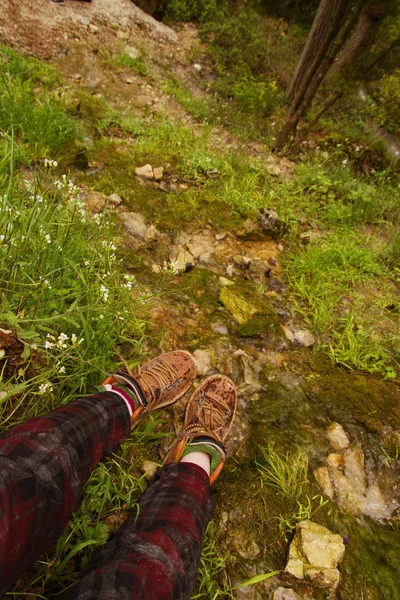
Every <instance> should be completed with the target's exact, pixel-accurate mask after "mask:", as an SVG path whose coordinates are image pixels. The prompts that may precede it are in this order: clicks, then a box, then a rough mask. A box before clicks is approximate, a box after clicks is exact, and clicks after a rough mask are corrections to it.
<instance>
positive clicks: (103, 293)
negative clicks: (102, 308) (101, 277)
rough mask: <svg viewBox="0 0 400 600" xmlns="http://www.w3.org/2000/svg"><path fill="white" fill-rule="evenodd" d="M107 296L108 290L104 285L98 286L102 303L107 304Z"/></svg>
mask: <svg viewBox="0 0 400 600" xmlns="http://www.w3.org/2000/svg"><path fill="white" fill-rule="evenodd" d="M108 294H109V290H108V288H106V286H105V285H101V286H100V297H101V299H102V300H103V302H107V300H108Z"/></svg>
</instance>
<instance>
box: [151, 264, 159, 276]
mask: <svg viewBox="0 0 400 600" xmlns="http://www.w3.org/2000/svg"><path fill="white" fill-rule="evenodd" d="M151 270H152V271H153V273H156V274H157V275H160V274H161V273H162V267H161V266H160V265H157V264H156V263H153V264H152V265H151Z"/></svg>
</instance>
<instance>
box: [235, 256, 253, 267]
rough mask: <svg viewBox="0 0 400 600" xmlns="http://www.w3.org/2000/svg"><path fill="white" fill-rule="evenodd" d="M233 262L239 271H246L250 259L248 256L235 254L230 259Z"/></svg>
mask: <svg viewBox="0 0 400 600" xmlns="http://www.w3.org/2000/svg"><path fill="white" fill-rule="evenodd" d="M232 260H233V262H234V263H235V265H236V266H237V267H239V269H246V268H247V267H248V266H249V264H250V260H251V259H250V258H249V257H248V256H244V255H243V254H235V256H233V258H232Z"/></svg>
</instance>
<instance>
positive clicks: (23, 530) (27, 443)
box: [0, 392, 130, 597]
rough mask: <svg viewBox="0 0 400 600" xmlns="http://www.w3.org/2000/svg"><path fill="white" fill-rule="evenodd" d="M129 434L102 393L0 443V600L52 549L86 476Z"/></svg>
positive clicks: (126, 420) (119, 409)
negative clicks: (43, 554)
mask: <svg viewBox="0 0 400 600" xmlns="http://www.w3.org/2000/svg"><path fill="white" fill-rule="evenodd" d="M129 432H130V417H129V412H128V408H127V406H126V404H125V402H124V400H123V399H122V398H120V397H119V396H118V395H117V394H113V393H112V392H104V393H99V394H97V395H95V396H92V397H90V398H83V399H81V400H76V401H75V402H72V403H71V404H67V405H65V406H63V407H61V408H59V409H57V410H55V411H54V412H52V413H50V414H49V415H46V416H44V417H38V418H35V419H31V420H29V421H27V422H26V423H23V424H22V425H18V426H16V427H13V428H11V429H10V430H9V431H7V432H6V433H5V434H4V435H2V436H1V437H0V597H1V596H2V595H3V594H4V593H5V592H6V591H7V590H8V589H9V588H10V587H11V586H12V584H13V583H14V582H15V581H16V580H17V579H18V577H20V575H21V574H22V573H23V572H24V571H25V570H26V569H28V568H29V567H30V566H31V565H32V563H33V562H34V561H35V560H36V559H37V558H38V557H39V556H40V554H41V553H42V552H45V551H46V550H48V549H49V548H50V547H51V546H52V545H53V544H54V543H55V541H56V540H57V538H58V536H59V535H60V534H61V532H62V531H63V529H64V527H65V525H66V524H67V522H68V520H69V518H70V516H71V513H72V511H73V510H74V508H75V507H76V505H77V503H78V500H79V496H80V493H81V490H82V486H83V485H84V484H85V482H86V481H87V479H88V477H89V476H90V474H91V472H92V471H93V469H94V468H95V467H96V466H97V464H98V463H99V462H100V460H102V459H103V458H104V457H105V456H106V455H107V454H109V453H110V452H111V451H112V450H113V449H114V448H115V447H116V446H117V445H118V444H120V443H121V442H122V441H123V440H124V439H125V438H126V437H127V436H128V434H129Z"/></svg>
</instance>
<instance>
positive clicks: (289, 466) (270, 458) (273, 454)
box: [256, 443, 308, 500]
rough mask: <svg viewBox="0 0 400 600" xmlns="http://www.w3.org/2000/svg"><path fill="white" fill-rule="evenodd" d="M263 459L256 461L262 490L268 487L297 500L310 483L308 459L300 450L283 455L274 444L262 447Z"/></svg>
mask: <svg viewBox="0 0 400 600" xmlns="http://www.w3.org/2000/svg"><path fill="white" fill-rule="evenodd" d="M260 452H261V458H260V459H259V460H257V461H256V466H257V469H258V472H259V475H260V484H261V488H262V487H263V486H264V485H268V486H271V487H273V488H274V489H276V490H278V491H279V492H280V493H282V494H284V495H285V496H288V497H289V498H292V499H295V500H296V499H297V498H298V497H299V495H300V494H301V493H302V491H303V486H304V485H305V484H307V482H308V476H307V473H308V457H307V455H306V454H305V453H304V452H303V451H302V450H300V448H298V449H297V450H296V451H295V452H293V453H289V452H286V453H282V452H280V451H278V450H276V449H275V445H274V444H273V443H269V444H268V445H267V446H260Z"/></svg>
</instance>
